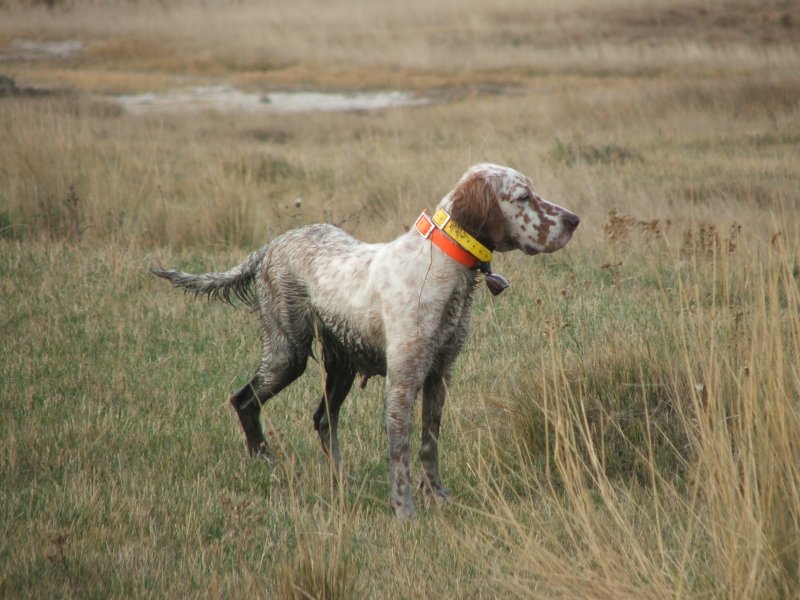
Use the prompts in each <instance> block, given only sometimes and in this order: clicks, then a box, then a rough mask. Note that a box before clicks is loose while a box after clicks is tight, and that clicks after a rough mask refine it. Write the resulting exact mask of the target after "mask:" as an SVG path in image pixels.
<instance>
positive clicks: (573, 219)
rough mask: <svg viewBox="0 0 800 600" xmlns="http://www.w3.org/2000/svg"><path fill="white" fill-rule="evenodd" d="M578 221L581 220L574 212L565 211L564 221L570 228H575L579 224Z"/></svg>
mask: <svg viewBox="0 0 800 600" xmlns="http://www.w3.org/2000/svg"><path fill="white" fill-rule="evenodd" d="M580 222H581V218H580V217H579V216H578V215H576V214H574V213H567V214H566V215H564V223H565V224H566V225H567V227H569V228H570V229H575V228H577V227H578V225H579V224H580Z"/></svg>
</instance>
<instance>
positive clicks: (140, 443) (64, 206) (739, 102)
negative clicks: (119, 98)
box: [0, 0, 800, 598]
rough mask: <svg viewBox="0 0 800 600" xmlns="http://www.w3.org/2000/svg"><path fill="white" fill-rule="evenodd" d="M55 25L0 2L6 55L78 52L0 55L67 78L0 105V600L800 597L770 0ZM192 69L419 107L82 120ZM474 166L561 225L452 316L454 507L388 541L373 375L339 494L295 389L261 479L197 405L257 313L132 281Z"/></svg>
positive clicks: (780, 22)
mask: <svg viewBox="0 0 800 600" xmlns="http://www.w3.org/2000/svg"><path fill="white" fill-rule="evenodd" d="M53 4H54V6H53V8H51V9H49V8H46V7H43V6H42V5H35V6H33V5H30V4H29V3H25V2H8V1H7V2H0V14H1V15H2V18H0V53H3V52H4V51H5V50H4V49H5V48H7V47H11V45H13V40H15V39H41V40H48V39H57V40H66V39H79V40H81V41H82V42H83V44H84V48H85V50H84V53H83V54H82V55H81V56H79V57H77V58H68V59H42V60H38V61H20V60H17V61H14V60H9V61H5V62H2V63H0V66H2V72H3V73H4V74H6V75H8V76H12V77H14V78H15V79H16V80H17V82H18V84H19V85H20V86H21V87H22V86H30V85H44V84H46V85H49V86H60V87H65V88H68V89H70V90H73V92H71V93H59V94H55V95H50V96H44V95H39V96H32V97H9V98H0V130H2V131H3V132H4V134H5V135H4V138H3V143H2V144H0V184H2V185H0V332H2V333H0V357H2V358H0V398H2V401H0V440H1V441H2V444H1V445H0V447H2V459H1V460H0V528H1V529H0V532H1V533H2V535H0V595H2V596H3V597H6V596H8V597H17V596H34V597H53V596H63V597H108V596H135V597H142V596H159V597H161V596H208V595H212V596H231V595H238V596H267V597H280V598H289V597H296V598H308V597H313V598H355V597H365V598H366V597H368V598H373V597H378V598H380V597H391V598H397V597H408V598H412V597H414V598H416V597H452V596H466V597H497V596H511V597H517V596H518V597H596V598H608V597H613V598H627V597H630V598H665V597H726V598H727V597H730V598H756V597H757V598H792V597H797V595H798V594H800V536H799V535H798V531H800V522H799V521H800V484H798V482H800V472H798V470H799V469H800V467H799V466H798V465H800V463H798V460H797V459H798V456H800V447H798V440H800V376H799V375H798V371H797V364H798V358H797V357H798V348H799V347H800V295H798V277H800V275H798V269H800V266H798V265H800V253H799V252H798V248H800V220H798V218H797V216H796V212H797V210H796V209H797V205H798V200H800V198H799V197H798V189H800V174H798V171H797V168H796V162H797V154H798V153H797V144H798V140H800V105H798V102H797V98H798V93H799V92H800V78H798V76H797V73H798V72H800V71H798V66H799V65H798V63H800V60H798V56H799V54H798V47H797V45H796V43H795V42H794V39H796V38H793V37H792V35H791V34H792V32H793V31H795V29H794V28H796V23H798V22H800V16H798V15H797V6H796V3H793V2H788V3H787V2H774V3H758V4H756V3H753V4H752V5H750V4H747V3H741V4H730V3H723V2H712V3H705V4H703V5H702V6H701V5H700V4H692V3H680V4H677V3H669V2H656V3H647V4H642V3H636V2H629V1H626V0H604V2H601V3H586V2H581V1H580V0H569V2H567V3H563V2H561V3H557V4H556V3H546V2H543V3H539V4H536V5H533V6H532V5H530V4H529V3H521V2H515V1H514V0H503V1H502V2H500V3H499V4H498V3H493V4H492V6H491V7H489V6H488V5H486V6H484V5H483V3H479V2H477V1H475V2H470V3H468V6H467V7H468V8H469V9H470V10H465V9H464V8H463V7H462V5H461V4H460V5H459V6H458V7H456V6H454V5H453V6H451V5H448V4H446V3H445V4H439V5H437V6H430V5H429V4H426V3H421V2H415V1H412V2H411V3H410V4H407V5H404V6H403V9H400V8H399V6H398V8H394V7H390V6H388V5H382V4H375V3H362V2H356V1H355V0H352V1H350V2H348V3H347V4H345V5H336V6H334V5H330V6H328V5H326V6H324V7H322V6H316V4H315V5H314V6H315V9H314V11H313V13H312V14H313V15H314V16H313V18H308V6H307V5H306V4H305V3H303V2H299V3H298V2H294V3H291V4H289V3H276V4H275V5H274V6H273V7H272V8H271V10H270V11H268V12H267V11H264V10H263V8H262V7H261V6H260V5H258V4H257V3H248V2H244V3H239V4H236V5H235V6H233V5H229V4H227V3H225V2H223V1H220V2H209V3H206V4H205V5H204V6H203V8H201V9H198V8H196V7H195V6H194V5H191V4H184V3H175V4H170V5H168V6H164V5H163V4H158V3H152V4H151V3H147V2H140V3H122V2H120V3H115V4H107V3H102V4H98V5H97V6H95V5H94V4H92V3H90V2H82V1H77V0H76V1H75V2H72V3H58V2H56V3H53ZM745 14H746V15H749V17H748V18H743V15H745ZM354 15H356V17H354ZM264 31H270V35H265V34H264ZM231 32H236V33H237V35H231ZM220 81H225V82H233V83H235V84H236V85H239V86H246V87H247V86H249V87H250V88H251V89H276V88H289V89H305V88H308V89H355V88H358V89H371V88H375V87H392V88H399V89H413V90H416V91H417V92H419V93H421V94H424V95H427V96H430V97H431V98H433V99H434V100H435V101H434V102H432V103H431V104H429V105H426V106H421V107H415V108H406V109H392V110H385V111H380V112H373V113H334V114H302V115H281V116H279V117H277V116H274V115H269V114H249V115H240V114H232V113H206V114H202V115H196V114H188V115H180V114H160V115H145V116H140V117H133V116H131V115H128V114H126V113H125V112H124V111H122V110H121V109H120V108H119V107H118V106H117V105H116V104H115V103H114V102H113V99H112V98H111V97H109V95H108V94H110V93H120V92H130V91H133V92H144V91H148V90H151V89H167V88H170V87H173V86H175V85H184V83H185V84H186V85H195V84H209V83H218V82H220ZM481 160H491V161H494V162H500V163H507V164H511V165H512V166H515V167H517V168H519V169H520V170H522V171H524V172H526V173H530V174H532V175H533V176H534V177H535V179H536V181H537V187H538V189H539V191H540V192H541V193H542V194H543V195H544V196H545V197H547V198H551V199H553V200H555V201H556V202H559V203H560V204H563V205H565V206H568V207H569V208H571V209H574V210H575V211H576V212H578V213H579V214H580V215H581V217H582V222H581V227H580V229H579V231H578V233H577V235H576V239H575V240H573V242H571V244H570V245H569V246H568V247H567V248H566V249H565V250H564V251H562V252H560V253H558V254H554V255H548V256H542V257H537V258H535V259H530V258H527V257H524V256H522V255H517V254H508V255H503V256H501V257H499V258H498V259H497V260H496V261H495V265H494V267H495V270H496V271H498V272H500V273H502V274H503V275H505V276H506V277H508V278H509V279H510V280H511V282H512V288H511V290H510V291H509V292H507V293H506V294H504V295H503V296H502V297H500V298H497V299H493V298H491V297H490V296H489V295H488V294H487V293H486V292H485V290H479V291H478V292H477V295H476V302H475V307H474V318H473V332H472V335H471V342H470V343H469V344H468V346H467V348H466V350H465V351H464V353H463V354H462V356H461V357H460V359H459V362H458V365H457V372H456V374H455V377H454V382H453V386H452V389H451V390H450V401H449V402H448V405H447V409H446V411H445V418H444V424H443V439H442V445H443V451H442V463H443V464H442V472H443V477H444V480H445V484H446V485H447V486H448V488H449V489H450V491H451V495H452V497H453V502H452V503H450V504H449V505H447V506H445V507H442V508H437V507H428V508H424V507H420V514H419V518H418V520H417V521H415V522H411V523H404V524H402V525H398V524H396V523H395V521H394V519H393V517H392V515H391V513H390V510H389V507H388V502H387V498H388V481H387V476H386V460H385V453H386V451H385V440H384V433H383V430H382V419H383V415H382V400H381V398H382V391H383V387H382V386H383V383H382V381H379V380H372V381H370V383H369V384H368V385H367V387H366V389H364V390H354V392H353V393H352V395H351V397H350V398H349V399H348V402H347V403H346V405H345V407H344V408H343V415H342V416H343V418H342V423H343V425H342V431H341V437H342V449H343V454H344V460H345V464H346V468H347V469H348V471H349V472H350V473H351V474H352V475H353V481H352V482H350V483H349V484H348V485H346V486H343V487H341V488H337V487H335V486H333V485H332V483H331V477H330V472H329V469H328V466H327V463H326V462H325V461H324V460H323V458H322V456H321V453H320V450H319V447H318V442H317V440H316V433H315V432H314V431H313V428H312V426H311V413H312V411H313V409H314V408H315V405H316V401H315V398H316V397H317V396H318V394H319V393H320V388H321V381H322V374H321V373H320V370H319V368H318V366H317V365H316V364H311V365H310V366H309V370H308V372H307V374H306V375H305V376H304V377H303V378H302V379H301V380H299V381H298V382H297V383H296V384H295V385H293V386H292V387H291V388H290V389H289V390H287V391H286V392H284V393H283V394H282V395H281V396H280V397H278V398H276V399H275V400H273V401H272V402H271V403H270V404H269V405H268V406H269V409H268V411H267V423H266V425H267V429H268V431H269V436H270V439H271V441H272V443H273V446H274V447H275V448H276V449H277V450H278V460H277V462H276V463H275V464H274V465H270V464H265V463H262V462H258V461H251V460H248V459H247V458H246V456H245V451H244V444H243V440H242V436H241V433H240V431H239V430H238V426H237V425H236V420H235V417H234V416H233V414H231V411H230V410H229V408H228V406H227V403H226V398H227V397H228V395H229V394H230V393H231V392H232V391H234V390H236V389H238V387H239V386H241V385H242V384H243V383H244V382H246V381H247V379H248V377H249V375H250V374H251V372H252V371H253V369H254V368H255V366H256V361H257V358H258V335H257V331H256V327H255V322H254V320H253V318H252V316H251V315H249V314H248V313H246V312H245V311H243V310H232V309H230V307H225V306H222V305H216V304H211V303H207V302H202V301H196V300H193V299H192V298H190V297H182V296H181V295H180V294H177V293H175V292H174V290H170V289H167V288H165V287H164V286H163V285H160V284H159V282H158V281H156V280H155V279H154V278H152V277H151V276H150V275H149V274H148V272H147V269H148V267H149V266H150V265H151V264H153V263H159V262H160V263H163V264H165V265H176V266H180V267H182V268H185V269H187V270H195V271H204V270H217V269H222V268H226V267H229V266H231V265H233V264H236V263H237V262H238V261H239V260H240V259H241V258H242V257H243V256H244V255H246V254H247V253H248V252H250V251H251V250H252V249H253V248H255V247H257V246H259V245H260V244H262V243H263V242H264V241H266V240H268V239H269V238H271V237H273V236H275V235H276V234H278V233H280V232H281V231H284V230H286V229H288V228H291V227H295V226H297V225H301V224H304V223H310V222H317V221H328V222H334V223H340V224H341V226H342V227H344V228H345V229H347V230H348V231H351V232H353V233H354V234H355V235H357V236H358V237H360V238H362V239H365V240H368V241H378V240H385V239H387V238H390V237H393V236H395V235H397V234H398V233H400V232H401V231H403V230H405V229H406V227H408V226H409V225H410V224H411V222H412V221H413V219H414V218H415V216H416V215H417V214H418V212H419V210H420V209H421V208H423V207H426V206H427V207H432V206H433V205H434V204H435V203H436V202H437V200H438V198H440V197H441V196H442V195H443V194H444V193H446V192H447V190H448V189H449V188H450V187H451V186H452V185H453V183H454V182H455V181H456V180H457V178H458V177H459V176H460V175H461V173H462V172H463V171H464V169H465V168H466V167H467V166H468V165H470V164H472V163H474V162H478V161H481ZM298 199H299V200H300V202H297V200H298ZM417 410H418V409H417ZM414 442H415V443H416V444H418V440H416V439H415V440H414ZM412 452H416V450H415V449H414V447H413V446H412Z"/></svg>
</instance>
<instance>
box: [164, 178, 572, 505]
mask: <svg viewBox="0 0 800 600" xmlns="http://www.w3.org/2000/svg"><path fill="white" fill-rule="evenodd" d="M439 207H441V208H444V209H446V210H449V211H450V213H451V214H452V216H453V218H454V220H455V221H456V222H457V223H459V224H460V225H461V226H462V227H463V228H464V229H466V230H467V231H469V232H470V233H471V234H472V235H473V236H475V237H477V238H478V239H479V240H481V241H482V242H483V243H484V244H486V245H487V246H489V247H490V248H491V249H493V250H497V251H508V250H513V249H520V250H523V251H524V252H526V253H528V254H536V253H539V252H554V251H556V250H558V249H559V248H561V247H563V246H564V245H565V244H566V243H567V242H568V241H569V239H570V237H571V236H572V233H573V232H574V230H575V228H576V227H577V225H578V221H579V219H578V217H577V216H576V215H574V214H572V213H570V212H569V211H567V210H565V209H563V208H561V207H559V206H556V205H554V204H550V203H548V202H546V201H544V200H542V199H541V198H540V197H539V196H538V195H536V193H535V192H534V190H533V184H532V183H531V181H530V179H528V178H527V177H525V176H523V175H521V174H520V173H518V172H517V171H514V170H513V169H510V168H508V167H500V166H497V165H490V164H481V165H476V166H474V167H472V168H471V169H470V170H469V171H467V173H465V174H464V176H463V177H462V179H461V181H460V182H459V183H458V185H457V186H456V188H455V189H454V190H453V191H452V192H450V193H449V194H447V195H446V196H445V197H444V198H443V199H442V201H441V202H440V203H439ZM153 273H154V274H155V275H157V276H159V277H163V278H165V279H168V280H169V281H171V282H172V283H173V284H174V285H176V286H179V287H182V288H184V289H186V290H188V291H192V292H195V293H200V294H208V295H211V296H214V297H217V298H220V299H222V300H224V301H230V300H231V295H234V296H236V297H238V298H239V299H241V300H242V301H244V302H245V303H247V304H248V305H249V306H251V307H252V308H253V309H255V310H256V311H257V313H258V315H259V318H260V321H261V331H262V339H263V342H262V343H263V347H262V354H261V356H262V360H261V365H260V366H259V368H258V370H257V372H256V374H255V376H254V377H253V379H252V381H251V382H250V383H249V384H248V385H246V386H245V387H243V388H242V389H241V390H239V392H237V393H236V394H234V395H233V396H232V397H231V404H232V405H233V406H234V408H235V409H236V411H237V414H238V415H239V419H240V422H241V425H242V430H243V431H244V434H245V437H246V439H247V444H248V448H249V450H250V452H251V453H253V454H263V455H269V454H270V450H269V448H268V446H267V443H266V440H265V438H264V434H263V431H262V429H261V424H260V420H259V413H260V410H261V406H262V404H264V403H265V402H266V401H267V400H269V399H270V398H271V397H273V396H274V395H276V394H277V393H278V392H280V391H281V390H282V389H283V388H285V387H286V386H287V385H289V384H290V383H291V382H292V381H294V380H295V379H296V378H297V377H299V376H300V375H301V374H302V373H303V371H304V370H305V367H306V362H307V360H308V357H309V355H310V353H311V344H312V341H313V339H314V338H317V339H319V340H320V341H321V345H322V357H321V358H322V362H323V365H324V367H325V371H326V385H325V392H324V394H323V396H322V399H321V400H320V403H319V406H318V408H317V411H316V412H315V414H314V425H315V427H316V429H317V431H318V432H319V436H320V440H321V442H322V447H323V449H324V451H325V452H326V454H327V455H328V456H329V457H330V459H331V460H332V461H333V463H334V465H335V467H336V472H337V473H338V472H339V468H340V453H339V445H338V439H337V435H336V430H337V424H338V415H339V408H340V406H341V404H342V402H343V401H344V399H345V397H346V396H347V394H348V392H349V391H350V388H351V386H352V384H353V382H354V380H355V377H356V375H361V377H362V379H363V380H365V379H366V378H368V377H371V376H374V375H382V376H385V377H386V397H385V423H386V433H387V438H388V446H389V463H390V469H391V482H392V489H391V503H392V508H393V509H394V511H395V513H396V514H397V516H398V517H405V516H411V515H413V514H414V503H413V500H412V482H411V476H410V465H409V456H408V453H409V450H408V447H409V444H408V437H409V430H410V427H411V414H412V407H413V404H414V401H415V399H416V397H417V395H418V393H419V391H420V390H422V447H421V450H420V453H419V459H420V463H421V466H422V481H421V484H420V487H421V490H422V493H423V495H424V497H425V498H426V499H429V500H434V501H441V500H444V499H446V498H447V492H446V491H445V489H444V486H443V485H442V481H441V478H440V475H439V461H438V439H439V427H440V423H441V417H442V409H443V406H444V401H445V391H446V387H447V381H448V379H449V377H450V372H451V368H452V365H453V362H454V361H455V359H456V357H457V356H458V354H459V352H460V351H461V349H462V348H463V346H464V344H465V342H466V339H467V334H468V331H469V319H470V306H471V303H472V295H473V292H474V290H475V287H476V283H477V281H478V273H477V271H475V270H470V269H468V268H466V267H464V266H463V265H461V264H459V263H457V262H456V261H454V260H452V259H451V258H450V257H448V256H447V255H445V254H444V253H443V252H442V251H441V250H440V249H439V248H438V247H436V246H433V245H432V244H431V243H430V241H429V240H426V239H424V238H422V236H420V235H419V233H418V232H417V231H416V229H415V228H413V227H412V228H411V229H410V230H409V231H408V232H406V233H405V234H403V235H402V236H400V237H399V238H397V239H395V240H394V241H392V242H389V243H386V244H365V243H363V242H360V241H358V240H356V239H354V238H353V237H351V236H350V235H349V234H347V233H345V232H344V231H342V230H341V229H338V228H336V227H334V226H332V225H309V226H307V227H303V228H301V229H296V230H292V231H289V232H287V233H285V234H283V235H281V236H280V237H278V238H276V239H275V240H273V241H272V242H270V243H269V244H267V245H266V246H264V247H263V248H261V249H260V250H258V251H256V252H254V253H253V254H251V255H250V256H249V257H247V258H246V259H245V261H244V262H243V263H242V264H241V265H239V266H237V267H235V268H233V269H231V270H230V271H227V272H224V273H206V274H203V275H191V274H187V273H182V272H180V271H174V270H167V269H153Z"/></svg>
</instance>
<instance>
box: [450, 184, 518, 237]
mask: <svg viewBox="0 0 800 600" xmlns="http://www.w3.org/2000/svg"><path fill="white" fill-rule="evenodd" d="M450 216H451V217H452V219H453V220H454V221H455V222H456V223H458V224H459V225H460V226H461V227H462V228H463V229H464V230H466V231H467V232H468V233H469V234H471V235H472V236H473V237H475V238H477V239H478V240H479V241H480V242H481V243H483V244H484V245H486V246H489V247H490V248H491V249H494V248H495V247H496V246H497V245H498V244H499V243H500V242H501V241H502V240H503V237H504V234H505V224H506V220H505V217H504V216H503V211H502V210H501V209H500V204H499V203H498V201H497V196H496V195H495V193H494V190H493V189H492V186H491V185H489V183H488V182H487V181H486V180H485V179H484V178H483V177H482V176H481V175H480V174H475V175H473V176H472V177H469V178H468V179H466V180H465V181H463V182H461V183H460V184H459V186H458V187H457V188H456V189H455V190H453V195H452V205H451V207H450Z"/></svg>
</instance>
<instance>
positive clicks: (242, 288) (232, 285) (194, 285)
mask: <svg viewBox="0 0 800 600" xmlns="http://www.w3.org/2000/svg"><path fill="white" fill-rule="evenodd" d="M266 250H267V247H266V246H265V247H264V248H261V249H260V250H257V251H256V252H253V253H252V254H251V255H250V256H248V257H247V258H246V259H245V260H244V262H243V263H242V264H240V265H238V266H236V267H234V268H232V269H230V270H229V271H224V272H221V273H203V274H200V275H194V274H192V273H184V272H183V271H175V270H173V269H162V268H161V267H151V268H150V272H151V273H152V274H153V275H155V276H156V277H161V278H163V279H166V280H168V281H169V282H170V283H171V284H172V285H174V286H175V287H179V288H183V289H184V290H185V291H187V292H194V294H195V296H196V295H198V294H205V295H207V296H208V297H209V298H215V299H217V300H222V301H223V302H226V303H228V304H233V299H232V297H231V296H235V297H236V298H238V299H239V300H241V301H242V302H244V303H245V304H246V305H247V306H249V307H251V308H255V307H256V306H257V300H256V294H255V289H254V285H253V284H254V283H255V278H256V273H257V272H258V268H259V266H260V265H261V261H262V260H263V259H264V254H265V253H266Z"/></svg>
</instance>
